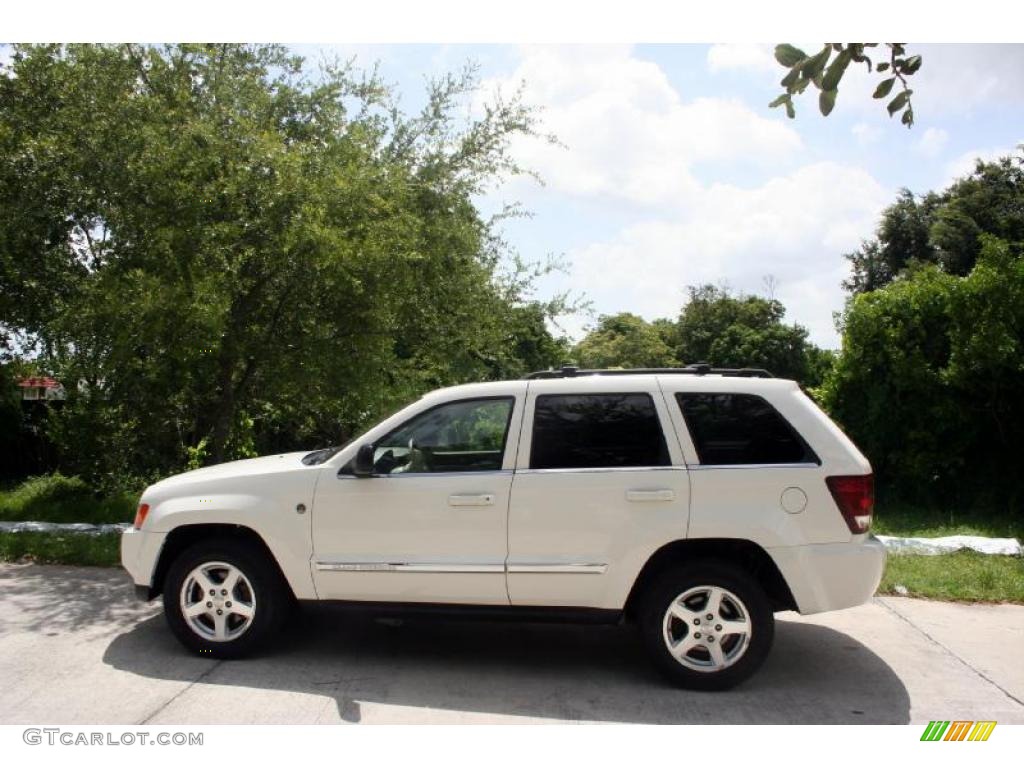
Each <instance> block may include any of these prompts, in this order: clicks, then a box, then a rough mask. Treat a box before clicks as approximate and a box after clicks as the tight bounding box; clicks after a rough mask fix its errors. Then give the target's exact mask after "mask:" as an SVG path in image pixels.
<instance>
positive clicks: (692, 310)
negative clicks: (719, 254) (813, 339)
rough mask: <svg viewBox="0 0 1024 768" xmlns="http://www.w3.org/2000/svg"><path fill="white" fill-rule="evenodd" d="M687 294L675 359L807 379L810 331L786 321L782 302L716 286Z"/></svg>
mask: <svg viewBox="0 0 1024 768" xmlns="http://www.w3.org/2000/svg"><path fill="white" fill-rule="evenodd" d="M689 294H690V297H689V301H688V302H687V303H686V305H685V306H684V307H683V309H682V312H681V313H680V315H679V320H678V322H677V324H676V340H677V344H678V346H677V347H676V349H675V354H676V357H677V359H679V360H681V361H684V362H686V363H697V362H707V363H712V364H713V365H716V366H721V367H725V368H748V367H749V368H767V369H768V370H769V371H771V372H772V373H773V374H775V375H776V376H782V377H784V378H790V379H796V380H798V381H804V380H805V379H807V376H808V373H809V369H808V361H807V350H808V349H809V346H810V345H809V343H808V341H807V330H806V329H805V328H803V327H801V326H799V325H787V324H785V323H784V322H783V317H784V316H785V314H786V309H785V307H784V306H783V305H782V302H780V301H778V300H776V299H766V298H763V297H760V296H744V295H733V294H731V293H730V292H729V291H728V290H726V289H723V288H719V287H716V286H713V285H703V286H699V287H691V288H690V289H689Z"/></svg>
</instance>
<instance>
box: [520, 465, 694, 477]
mask: <svg viewBox="0 0 1024 768" xmlns="http://www.w3.org/2000/svg"><path fill="white" fill-rule="evenodd" d="M686 469H687V467H686V466H685V465H682V464H670V465H668V466H661V465H659V466H656V467H556V468H552V469H517V470H516V474H517V475H559V474H566V473H569V474H572V473H582V472H586V473H590V474H593V473H597V472H667V471H672V470H676V471H679V470H683V471H685V470H686Z"/></svg>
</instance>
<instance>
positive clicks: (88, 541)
mask: <svg viewBox="0 0 1024 768" xmlns="http://www.w3.org/2000/svg"><path fill="white" fill-rule="evenodd" d="M0 561H7V562H32V563H60V564H63V565H102V566H115V565H118V564H119V563H120V562H121V553H120V536H119V535H118V534H116V533H104V534H101V535H98V536H86V535H83V534H75V533H42V532H35V531H31V532H30V531H22V532H19V533H9V532H6V531H0Z"/></svg>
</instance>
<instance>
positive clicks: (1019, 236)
mask: <svg viewBox="0 0 1024 768" xmlns="http://www.w3.org/2000/svg"><path fill="white" fill-rule="evenodd" d="M1022 166H1024V153H1020V152H1019V153H1017V154H1016V155H1012V156H1009V157H1004V158H1001V159H999V160H997V161H994V162H990V163H984V162H980V161H979V162H978V164H977V165H976V167H975V170H974V172H973V173H971V174H970V175H969V176H967V177H965V178H962V179H960V180H958V181H956V182H954V183H953V184H952V185H951V186H950V187H949V188H947V189H946V190H943V191H941V192H929V193H927V194H925V195H923V196H921V197H917V196H914V195H912V194H911V193H910V192H909V191H906V190H904V191H903V192H901V194H900V197H899V199H898V200H897V201H896V203H894V204H893V205H892V206H890V207H889V208H888V209H886V211H885V212H884V213H883V215H882V221H881V222H880V224H879V228H878V231H877V233H876V237H875V239H873V240H872V241H869V242H866V243H865V244H864V245H863V246H862V247H861V248H860V249H859V250H858V251H857V252H856V253H854V254H850V255H847V258H848V259H850V261H851V262H852V266H853V275H852V277H851V279H850V281H849V282H848V283H847V284H846V287H847V288H848V289H849V290H850V291H851V292H852V294H853V295H852V297H851V299H850V301H849V302H848V304H847V307H846V310H845V311H844V313H843V315H842V318H841V321H840V324H841V327H842V331H843V344H842V351H841V352H840V354H839V355H838V356H837V358H836V360H835V364H834V366H833V367H832V369H831V370H830V371H829V372H828V374H827V375H826V377H825V382H824V384H823V385H822V387H821V390H820V396H821V398H822V401H823V403H824V405H825V407H826V408H827V409H828V410H829V412H830V413H831V414H832V415H833V416H834V417H835V418H836V419H837V420H838V421H839V422H840V423H841V424H842V426H843V427H844V428H845V429H846V430H847V432H848V433H849V434H850V436H851V437H852V438H853V439H854V441H855V442H857V444H858V445H860V446H861V448H862V449H863V450H864V452H865V453H866V454H867V456H868V458H869V459H870V460H871V462H872V465H873V466H874V468H875V470H876V471H877V472H878V474H879V478H880V481H881V485H880V487H881V488H882V489H884V491H885V492H887V493H889V494H890V495H898V496H902V497H903V498H906V499H908V500H911V501H914V502H922V503H928V504H938V505H948V504H957V505H960V506H961V507H965V508H967V509H970V508H971V507H985V508H998V509H1001V510H1002V511H1004V512H1005V511H1009V512H1012V513H1014V514H1016V513H1019V510H1020V504H1021V502H1022V500H1024V496H1022V494H1024V481H1022V479H1021V475H1020V472H1019V471H1018V470H1017V464H1018V463H1019V458H1018V452H1017V451H1018V448H1017V445H1016V440H1017V437H1018V436H1019V435H1020V434H1022V431H1024V386H1022V382H1024V377H1022V373H1024V258H1022V257H1024V227H1022V219H1021V216H1022V212H1024V184H1022V183H1021V182H1022V180H1024V179H1022Z"/></svg>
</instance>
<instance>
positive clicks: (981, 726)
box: [921, 720, 996, 741]
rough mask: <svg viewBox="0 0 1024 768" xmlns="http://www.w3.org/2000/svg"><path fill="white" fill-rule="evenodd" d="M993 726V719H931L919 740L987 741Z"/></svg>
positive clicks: (994, 724) (994, 722) (994, 723)
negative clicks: (951, 720)
mask: <svg viewBox="0 0 1024 768" xmlns="http://www.w3.org/2000/svg"><path fill="white" fill-rule="evenodd" d="M995 727H996V721H995V720H954V721H953V722H950V721H949V720H932V721H931V722H930V723H928V727H927V728H925V729H924V733H922V734H921V741H988V737H989V736H991V735H992V731H993V730H995ZM943 735H945V737H943Z"/></svg>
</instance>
